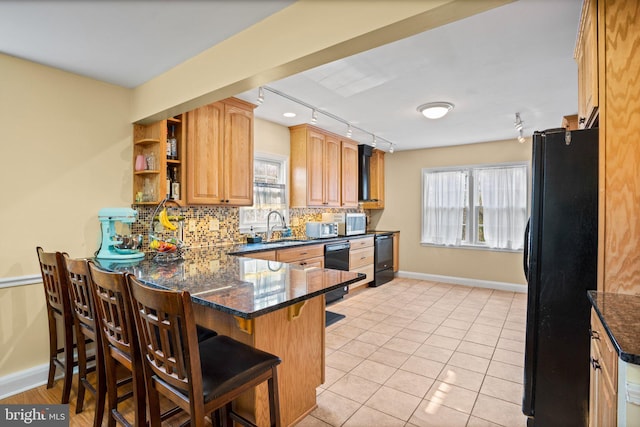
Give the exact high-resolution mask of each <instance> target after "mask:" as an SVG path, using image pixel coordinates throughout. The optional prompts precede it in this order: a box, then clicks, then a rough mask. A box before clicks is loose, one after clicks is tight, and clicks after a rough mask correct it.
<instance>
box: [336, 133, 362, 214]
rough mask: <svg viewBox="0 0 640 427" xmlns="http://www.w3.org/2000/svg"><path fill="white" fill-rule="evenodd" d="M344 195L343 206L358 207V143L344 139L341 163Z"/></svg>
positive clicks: (341, 202)
mask: <svg viewBox="0 0 640 427" xmlns="http://www.w3.org/2000/svg"><path fill="white" fill-rule="evenodd" d="M341 181H342V195H341V200H340V204H341V206H342V207H343V208H357V207H358V145H357V144H355V143H351V142H348V141H342V164H341Z"/></svg>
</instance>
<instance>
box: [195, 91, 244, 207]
mask: <svg viewBox="0 0 640 427" xmlns="http://www.w3.org/2000/svg"><path fill="white" fill-rule="evenodd" d="M254 108H255V105H253V104H250V103H248V102H244V101H241V100H238V99H235V98H229V99H225V100H223V101H219V102H215V103H213V104H209V105H205V106H203V107H200V108H197V109H195V110H193V111H189V112H188V113H187V168H186V169H187V185H186V190H187V191H186V200H187V203H189V204H200V205H225V206H251V205H252V204H253V109H254Z"/></svg>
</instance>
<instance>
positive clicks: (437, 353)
mask: <svg viewBox="0 0 640 427" xmlns="http://www.w3.org/2000/svg"><path fill="white" fill-rule="evenodd" d="M329 310H331V311H334V312H336V313H342V314H345V315H346V318H345V319H342V320H341V321H339V322H337V323H335V324H333V325H331V326H330V327H329V328H327V334H326V347H327V349H326V372H325V380H326V381H325V383H324V384H323V385H322V386H321V387H319V388H318V390H317V393H318V398H317V402H318V408H317V409H315V410H314V411H313V412H312V413H311V414H310V415H309V416H307V417H306V418H305V419H303V420H302V421H301V423H300V424H299V426H300V427H326V426H345V427H369V426H376V427H377V426H380V427H383V426H400V427H403V426H406V427H413V426H418V427H422V426H425V427H426V426H429V427H431V426H433V427H458V426H460V427H465V426H466V427H489V426H504V427H522V426H525V425H526V422H525V417H524V415H522V412H521V410H520V402H521V399H522V376H523V352H524V336H525V329H524V328H525V317H526V294H523V293H514V292H504V291H496V290H492V289H484V288H471V287H465V286H457V285H450V284H444V283H435V282H428V281H423V280H414V279H404V278H400V279H395V280H393V281H392V282H389V283H387V284H385V285H383V286H381V287H378V288H366V289H363V290H362V291H359V292H354V294H353V295H350V296H349V297H347V298H345V299H344V300H342V301H340V302H338V303H335V304H332V305H331V306H330V307H329Z"/></svg>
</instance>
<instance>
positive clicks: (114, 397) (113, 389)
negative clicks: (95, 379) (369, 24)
mask: <svg viewBox="0 0 640 427" xmlns="http://www.w3.org/2000/svg"><path fill="white" fill-rule="evenodd" d="M105 347H106V346H105ZM104 353H105V366H106V368H107V372H106V375H107V377H106V379H107V380H106V386H107V400H108V402H109V405H108V406H107V410H108V413H107V417H108V418H107V426H108V427H114V426H115V425H116V419H115V418H114V417H113V412H114V411H115V410H116V409H117V407H118V406H117V405H118V379H117V377H116V374H117V373H116V366H115V363H116V362H115V360H113V358H112V357H111V355H110V354H109V349H108V348H105V350H104Z"/></svg>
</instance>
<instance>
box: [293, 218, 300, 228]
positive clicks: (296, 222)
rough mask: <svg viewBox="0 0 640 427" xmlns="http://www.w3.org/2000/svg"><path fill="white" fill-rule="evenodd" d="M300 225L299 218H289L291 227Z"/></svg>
mask: <svg viewBox="0 0 640 427" xmlns="http://www.w3.org/2000/svg"><path fill="white" fill-rule="evenodd" d="M299 225H300V219H299V218H291V226H292V227H297V226H299Z"/></svg>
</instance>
